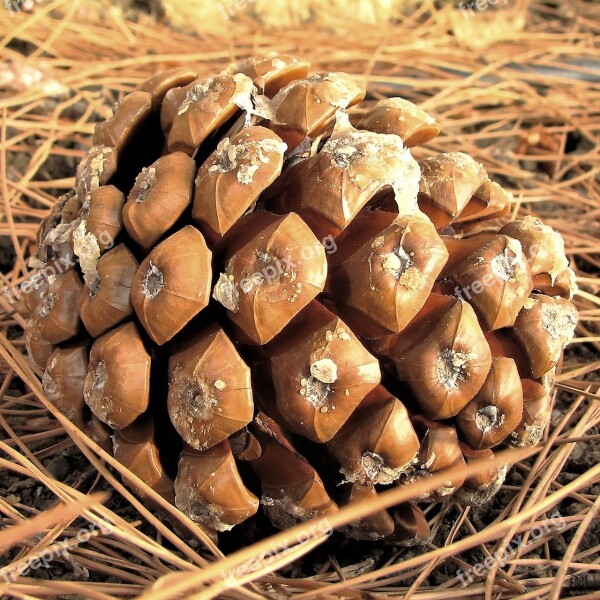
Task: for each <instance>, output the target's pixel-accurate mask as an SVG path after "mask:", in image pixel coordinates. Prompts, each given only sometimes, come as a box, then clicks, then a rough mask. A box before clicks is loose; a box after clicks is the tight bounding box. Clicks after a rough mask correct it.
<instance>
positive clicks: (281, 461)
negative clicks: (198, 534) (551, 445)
mask: <svg viewBox="0 0 600 600" xmlns="http://www.w3.org/2000/svg"><path fill="white" fill-rule="evenodd" d="M364 96H365V90H364V89H362V88H361V87H360V85H359V84H358V83H356V81H355V80H354V79H352V77H350V76H348V75H346V74H343V73H317V74H312V75H310V74H309V66H308V64H307V63H306V62H305V61H300V60H298V59H295V58H292V57H289V56H283V55H282V56H276V55H272V54H271V55H269V56H268V57H261V58H257V59H250V60H246V61H244V62H243V63H240V64H238V65H232V66H231V67H230V68H228V69H227V70H225V71H223V72H222V73H219V74H216V75H214V76H211V77H199V78H198V77H197V76H196V74H195V73H194V72H193V71H191V70H189V69H173V70H171V71H167V72H166V73H162V74H158V75H156V76H154V77H152V78H151V79H149V80H148V81H147V82H145V83H144V84H142V85H141V86H140V89H139V90H137V91H134V92H132V93H131V94H129V95H127V96H125V97H124V98H123V99H122V100H121V102H120V103H119V105H118V107H117V108H116V109H115V112H114V115H113V116H112V118H110V119H109V120H108V121H106V122H105V123H102V124H100V125H99V126H98V127H97V129H96V133H95V135H94V139H93V143H94V146H93V148H92V149H91V150H90V152H89V154H88V155H87V156H86V157H85V158H84V159H83V160H82V162H81V164H80V166H79V168H78V169H77V175H76V185H75V188H74V190H73V191H72V192H70V193H69V194H67V195H66V196H64V197H63V198H62V199H59V202H58V203H57V205H56V206H55V208H54V209H53V211H52V212H51V214H50V216H49V217H48V218H47V219H46V220H45V221H44V222H43V224H42V226H41V227H40V233H39V250H38V253H37V257H36V259H35V261H34V262H35V263H36V264H37V265H38V266H39V273H40V274H41V275H42V276H41V277H38V281H39V284H40V285H39V286H37V287H39V290H37V291H36V292H35V293H32V294H31V296H30V297H28V298H27V299H26V300H27V302H26V304H27V307H28V309H29V310H30V314H29V318H30V321H29V325H28V328H27V332H26V339H27V348H28V351H29V355H30V357H31V360H32V361H33V362H34V363H35V364H36V365H38V366H39V367H40V368H41V369H45V373H44V376H43V384H44V390H45V392H46V394H47V396H48V399H49V400H50V401H51V402H53V403H54V404H55V405H56V406H57V407H58V408H59V409H60V410H61V411H63V412H64V414H65V415H67V416H68V417H69V418H70V419H71V420H72V421H73V422H74V423H75V424H77V425H78V426H80V427H81V428H82V429H84V430H85V431H87V432H88V434H89V435H91V436H92V437H93V438H94V439H96V440H98V441H99V442H100V443H102V444H104V445H105V444H106V442H107V436H106V426H109V427H110V428H112V430H113V443H114V454H115V457H116V458H117V459H118V460H119V461H121V462H122V463H123V464H124V465H125V466H126V467H127V468H129V469H130V470H131V471H132V472H134V473H135V474H136V475H137V476H138V477H140V478H141V479H142V481H144V482H145V483H146V484H147V485H148V486H150V487H151V488H153V489H154V490H155V491H156V492H158V493H159V494H161V495H163V496H164V498H165V499H167V500H168V501H170V502H174V503H175V505H176V506H177V507H179V508H180V509H181V510H182V511H184V512H185V513H186V514H188V515H189V516H190V517H191V518H192V519H194V520H196V521H197V522H198V523H200V524H201V525H202V526H204V527H206V528H207V529H208V530H218V531H225V530H229V529H231V528H232V527H234V526H236V525H238V524H239V523H241V522H243V521H245V520H247V519H254V518H258V517H255V515H256V513H257V511H258V510H263V511H264V513H265V514H266V516H267V517H268V518H269V519H270V520H271V522H272V523H273V525H275V527H279V528H285V527H289V526H291V525H293V524H295V523H297V522H299V521H303V520H306V519H310V518H313V517H327V515H330V514H332V513H333V512H335V511H337V510H338V506H343V505H346V504H351V503H354V502H359V501H361V500H364V499H366V498H369V497H373V496H374V495H376V494H377V493H378V491H381V489H385V487H386V486H393V485H406V484H408V483H409V482H411V481H414V480H415V479H418V478H422V477H427V476H430V475H431V474H433V473H436V472H439V471H441V470H443V469H445V468H448V467H455V466H457V465H465V464H468V463H473V462H475V461H478V460H481V459H485V458H489V457H490V456H493V455H494V452H495V451H496V450H497V449H498V448H499V447H500V446H502V445H507V444H511V445H516V446H526V445H533V444H536V443H538V442H539V441H540V439H541V438H542V436H543V433H544V430H545V427H546V425H547V422H548V418H549V414H550V384H549V382H550V381H551V376H552V373H553V372H554V369H555V368H556V365H557V363H558V361H559V360H560V358H561V355H562V351H563V349H564V347H565V345H566V344H567V343H568V342H569V341H570V339H571V338H572V336H573V333H574V329H575V325H576V323H577V312H576V310H575V308H574V306H573V305H572V304H571V302H570V298H571V297H572V295H573V293H574V291H575V285H574V278H573V272H572V271H571V270H570V269H569V267H568V262H567V259H566V257H565V254H564V246H563V242H562V239H561V238H560V236H559V235H558V234H557V233H556V232H554V231H553V230H552V229H550V228H549V227H547V226H546V225H543V224H542V223H541V222H539V221H538V220H537V219H534V218H532V217H527V218H525V219H523V220H521V221H512V222H507V223H506V224H505V225H504V226H503V227H502V228H501V229H498V227H497V226H496V225H495V224H496V223H498V218H499V217H502V216H503V215H506V214H507V213H508V212H509V207H510V201H511V196H510V194H508V193H507V192H505V191H503V190H502V189H501V188H500V186H498V185H497V184H496V183H494V182H492V181H491V180H490V179H489V177H488V175H487V173H486V171H485V169H484V167H483V166H482V165H480V164H478V163H477V162H476V161H474V160H473V159H472V158H470V157H469V156H467V155H465V154H462V153H447V154H440V155H437V156H432V157H431V158H428V159H426V160H424V161H422V162H421V163H420V164H419V163H417V161H416V160H415V159H414V158H413V156H412V154H411V151H410V148H412V147H413V146H416V145H418V144H423V143H426V142H428V141H429V140H431V139H432V138H433V137H435V136H436V135H437V134H438V132H439V126H438V125H437V123H436V122H435V121H434V119H432V118H431V117H430V116H429V115H428V114H426V113H425V112H424V111H423V110H421V109H419V108H418V107H416V106H414V105H413V104H412V103H410V102H408V101H406V100H403V99H400V98H392V99H387V100H381V101H378V102H373V101H366V102H361V101H362V100H363V98H364ZM49 266H52V267H53V269H54V275H48V273H49V272H50V269H49V268H48V267H49ZM90 410H91V413H92V418H91V420H90ZM492 449H493V450H492ZM505 473H506V468H502V467H499V468H496V469H490V470H489V472H486V473H482V474H481V475H479V476H477V477H466V478H465V477H456V478H454V480H452V481H448V482H446V483H445V484H444V485H443V486H442V487H441V488H440V489H438V490H435V491H433V492H432V493H430V494H428V495H427V496H426V497H421V498H417V499H415V500H416V502H438V501H443V500H446V499H448V498H449V497H454V498H455V499H457V500H459V501H461V502H465V503H470V504H473V503H480V502H484V501H486V500H487V499H489V498H490V497H491V496H492V495H493V494H494V493H495V492H496V491H497V490H498V488H499V487H500V485H501V483H502V480H503V478H504V475H505ZM138 491H139V490H138ZM344 532H345V533H346V534H347V535H348V536H349V537H351V538H356V539H360V540H375V539H380V538H384V537H386V538H388V539H389V540H390V542H391V543H400V544H404V543H418V542H420V541H423V540H425V539H427V536H428V535H429V529H428V526H427V521H426V518H425V515H424V514H423V512H422V510H421V509H420V508H419V506H418V504H416V503H411V504H405V505H402V506H398V507H396V508H395V509H393V510H391V511H390V512H387V511H383V512H380V513H376V514H374V515H371V516H370V517H368V518H365V519H362V520H360V521H358V522H355V523H352V524H350V525H348V526H347V527H345V528H344Z"/></svg>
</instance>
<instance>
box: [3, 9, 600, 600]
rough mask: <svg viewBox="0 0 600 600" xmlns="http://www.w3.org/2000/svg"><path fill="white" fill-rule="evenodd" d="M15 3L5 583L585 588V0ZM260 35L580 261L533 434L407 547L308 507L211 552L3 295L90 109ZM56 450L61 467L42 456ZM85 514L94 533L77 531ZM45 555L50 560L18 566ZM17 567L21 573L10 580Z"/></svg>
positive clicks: (588, 529) (6, 99)
mask: <svg viewBox="0 0 600 600" xmlns="http://www.w3.org/2000/svg"><path fill="white" fill-rule="evenodd" d="M208 1H209V0H207V2H208ZM171 4H173V3H172V2H171ZM21 5H23V3H20V4H19V6H21ZM31 5H33V6H31ZM439 5H442V7H441V8H440V7H439ZM181 6H182V10H183V8H185V3H184V2H182V3H181ZM24 8H28V9H29V8H31V12H25V11H21V12H18V11H16V12H15V14H14V15H10V14H9V13H8V12H4V10H3V9H2V8H0V11H1V13H0V14H1V17H0V121H1V125H0V242H1V243H2V245H1V246H0V252H2V253H3V256H4V258H3V259H2V260H0V263H3V266H2V273H0V289H2V288H5V292H7V293H6V294H4V295H2V294H0V490H2V495H1V496H0V596H1V597H10V598H23V599H25V598H27V599H33V598H85V599H98V600H101V599H102V600H104V599H108V598H128V597H137V596H141V597H143V598H147V599H148V600H159V599H163V598H164V599H171V598H177V597H180V598H198V599H199V598H213V597H219V598H236V599H237V598H240V599H242V598H243V599H246V598H247V599H250V598H256V599H258V598H265V597H267V598H284V597H288V596H294V597H296V598H304V599H309V598H382V597H401V598H406V599H408V598H415V599H417V598H418V599H421V600H437V599H440V600H441V599H442V598H443V599H448V598H451V599H464V598H469V599H470V598H485V599H486V600H492V599H504V598H513V597H518V598H522V599H523V600H525V599H530V598H531V599H538V598H539V599H548V600H557V599H559V598H564V597H571V596H577V597H579V598H589V599H591V598H598V597H599V596H598V590H599V589H600V528H599V521H598V519H600V496H599V492H600V464H599V460H598V456H599V449H600V428H599V427H598V426H599V424H600V403H599V399H600V387H599V383H600V377H599V376H598V372H599V370H600V352H599V350H600V330H599V327H598V324H599V322H600V298H599V297H598V291H599V289H600V51H599V49H598V45H597V44H598V39H599V37H598V36H599V35H600V5H598V4H597V3H595V2H583V1H581V0H576V1H573V2H559V1H557V2H547V1H538V0H531V1H530V2H523V1H518V0H515V1H513V2H506V3H505V2H498V3H497V8H496V9H495V10H492V9H490V10H488V11H486V12H483V11H480V12H476V14H474V15H472V16H471V17H469V18H467V17H465V16H463V15H462V14H461V13H460V12H459V11H458V9H457V8H456V7H455V6H454V3H451V2H441V3H434V2H433V1H426V2H421V3H418V7H417V8H415V9H414V10H413V11H411V12H408V13H407V14H406V15H405V16H404V17H403V18H402V19H398V20H392V21H391V22H390V21H388V20H387V19H386V20H385V22H380V23H372V24H368V25H365V24H363V25H361V26H360V27H357V26H356V23H352V22H351V19H352V15H347V14H344V13H343V12H338V14H337V16H336V20H337V21H339V22H337V24H336V26H335V28H334V27H333V26H332V22H333V20H332V18H331V16H330V18H329V20H328V21H327V23H326V24H323V23H321V22H320V21H319V19H318V18H315V19H313V20H312V21H311V22H307V23H304V24H302V25H301V26H297V27H295V28H293V29H287V30H279V29H277V28H267V27H263V25H262V24H261V23H260V22H258V21H256V20H255V21H252V17H251V16H247V15H238V17H236V21H239V23H237V24H235V23H233V22H232V23H231V24H230V25H231V26H230V27H229V31H228V32H227V33H218V35H217V34H215V33H212V34H211V33H203V34H201V35H200V34H198V33H196V34H195V35H194V34H192V33H190V32H185V31H182V30H180V29H178V30H175V29H173V28H170V26H169V23H168V22H167V19H166V15H165V13H163V12H162V11H161V10H158V11H157V10H154V12H153V11H150V12H132V10H131V9H130V8H129V7H125V6H118V7H117V6H115V5H113V6H111V5H110V4H109V3H108V2H107V3H106V4H96V3H95V2H89V1H83V0H56V1H52V2H42V1H40V2H29V4H28V5H27V6H24ZM17 12H18V14H17ZM167 16H168V13H167ZM196 17H197V21H196V22H200V21H199V20H201V15H196ZM271 17H273V15H271ZM186 20H187V22H189V23H192V24H193V23H194V22H195V21H194V20H193V16H191V15H190V17H189V18H187V19H184V22H185V21H186ZM202 23H203V28H204V29H205V30H207V31H209V32H210V31H211V27H210V23H206V22H204V21H203V22H202ZM220 25H221V29H222V23H221V24H220ZM217 29H218V28H216V27H215V28H214V31H217ZM271 50H278V51H280V52H286V53H292V54H297V55H301V56H306V57H309V58H310V59H311V60H312V62H313V68H314V69H319V70H340V71H347V72H350V73H352V74H354V75H355V76H357V77H358V78H360V79H362V80H363V81H364V82H365V83H366V84H367V85H368V88H369V91H370V93H371V95H372V96H373V97H383V96H385V95H401V96H404V97H406V98H408V99H410V100H413V101H415V102H418V103H420V104H421V105H422V106H423V107H424V108H425V109H426V110H428V111H429V112H430V113H431V114H433V115H434V116H435V117H436V118H437V119H438V121H439V122H440V124H441V125H442V134H441V135H440V136H439V137H438V138H437V139H436V140H434V141H433V142H432V143H430V144H429V145H428V146H427V147H425V148H422V149H419V151H418V154H417V158H418V159H420V158H423V157H425V156H426V155H428V154H432V153H437V152H441V151H464V152H468V153H470V154H472V155H473V156H474V157H475V158H476V159H478V160H479V161H480V162H482V163H483V164H484V165H485V166H486V168H487V169H488V171H489V172H490V175H491V176H492V178H493V179H495V180H496V181H498V182H499V183H501V184H503V185H504V186H506V187H507V188H509V189H510V190H511V191H512V192H513V193H514V195H515V199H516V203H515V206H514V215H526V214H536V215H539V216H540V217H541V218H542V219H543V220H544V221H545V222H547V223H548V224H550V225H552V226H553V227H555V228H556V229H558V230H560V231H561V232H562V234H563V236H564V237H565V240H566V248H567V253H568V256H569V258H570V260H571V266H572V267H573V268H574V270H575V272H576V274H577V279H578V284H579V286H580V291H579V292H578V294H577V295H576V297H575V299H574V302H575V303H576V305H577V308H578V310H579V311H580V315H581V321H580V324H579V325H578V327H577V332H576V339H575V340H574V341H573V342H572V344H571V345H570V346H569V348H568V349H567V352H566V354H565V358H564V361H563V362H562V365H561V367H560V370H559V374H558V376H557V384H556V394H555V398H554V402H555V405H554V406H555V408H554V411H553V415H552V422H551V424H550V426H549V427H548V430H547V432H546V435H545V438H544V442H543V443H542V444H541V445H540V446H539V447H536V448H534V449H531V450H527V451H519V452H514V451H513V452H509V454H508V455H507V454H504V455H503V456H502V457H501V460H508V461H510V462H511V463H513V464H514V466H513V468H512V471H511V473H512V474H513V475H512V476H511V477H509V478H508V479H507V484H506V485H505V486H504V488H503V490H502V491H501V492H500V495H499V498H500V499H501V502H500V503H499V502H498V500H496V501H495V503H494V504H493V506H494V507H495V508H494V510H493V511H492V510H491V509H490V512H488V513H486V512H485V510H484V511H483V512H482V510H481V509H478V510H477V511H475V509H469V508H463V507H461V506H459V505H457V504H456V503H454V502H452V501H450V502H449V503H447V504H446V505H444V506H443V507H442V508H441V510H435V511H433V510H432V511H430V512H429V513H428V516H430V519H431V520H430V524H431V526H432V531H433V532H434V536H433V537H432V539H431V541H430V542H429V543H427V544H425V545H423V546H421V547H418V548H413V549H404V548H397V549H395V550H393V549H392V551H390V550H389V549H387V550H385V551H381V550H380V549H378V548H377V547H376V546H375V545H369V544H367V543H364V542H362V543H360V544H359V548H358V549H357V548H356V546H354V548H353V549H352V550H349V549H348V548H349V547H348V544H347V543H345V542H343V541H341V538H339V539H338V538H337V537H336V536H335V535H334V536H332V537H329V535H328V532H326V531H321V530H315V529H314V527H313V528H312V530H311V524H310V523H306V524H304V525H300V526H298V527H296V528H294V529H291V530H288V531H284V532H281V533H279V534H277V535H276V536H274V537H272V538H269V539H268V540H264V541H259V542H257V543H255V544H254V545H251V546H248V547H246V548H243V549H241V550H237V551H234V552H231V553H229V554H228V555H226V556H225V555H224V554H223V553H222V551H220V550H219V549H217V548H216V547H215V546H214V544H212V543H211V542H210V540H208V539H207V538H206V536H205V535H204V534H203V532H202V531H201V530H200V529H199V528H197V527H196V526H194V524H193V523H192V522H191V521H189V520H188V519H187V518H185V517H184V516H182V515H181V514H179V513H178V512H177V511H176V510H175V509H174V508H172V507H171V506H169V505H168V504H167V503H165V502H164V501H162V500H161V499H160V497H158V496H157V495H156V494H154V493H153V492H152V491H151V490H147V494H148V495H149V496H150V497H153V498H154V499H155V500H156V501H157V502H159V503H161V504H162V506H163V508H164V512H163V513H158V512H152V511H149V510H148V509H147V508H146V506H145V505H144V503H143V502H140V501H139V500H138V499H137V497H136V496H135V495H133V494H132V493H131V492H130V491H129V489H128V487H126V485H124V483H128V482H129V483H131V482H132V480H133V479H134V477H133V476H132V475H131V474H129V473H128V472H127V471H125V470H124V469H123V468H122V467H120V465H119V464H118V463H117V462H116V461H115V460H114V459H112V458H111V457H110V456H109V455H107V454H106V453H105V452H103V451H102V450H101V449H99V448H98V447H97V446H96V445H95V444H94V443H93V442H92V441H91V440H89V439H88V438H87V437H85V436H84V435H83V434H81V433H80V432H79V430H78V429H76V428H75V427H74V426H73V425H72V424H71V423H70V422H69V421H68V420H67V419H65V418H64V417H63V416H62V415H60V414H59V413H57V411H56V410H55V409H54V408H53V407H52V406H51V405H50V404H49V403H48V401H47V400H46V399H45V397H44V395H43V392H42V389H41V386H40V379H39V378H40V375H41V373H40V372H38V371H36V370H35V369H33V368H32V367H31V364H30V363H29V362H28V360H27V359H26V358H25V357H24V355H23V351H24V342H23V338H22V327H23V326H24V324H25V322H24V319H23V317H22V316H20V314H19V312H18V311H17V310H15V309H16V308H18V303H12V302H11V299H12V300H14V298H13V297H11V296H10V290H12V289H14V287H15V286H17V285H19V284H20V283H21V282H23V281H24V280H25V279H26V278H27V277H28V274H29V269H28V266H27V262H28V257H29V256H30V255H31V254H32V252H33V251H34V247H35V232H36V228H37V225H38V223H39V221H40V219H41V218H43V217H44V215H45V214H46V213H47V211H48V209H49V208H50V207H51V206H52V204H53V203H54V202H55V199H56V197H57V196H58V195H59V194H61V193H64V192H65V191H66V190H68V189H69V188H70V187H71V186H72V185H73V182H74V177H73V175H74V172H75V166H76V164H77V162H78V161H79V160H80V158H81V157H82V156H83V154H84V152H85V151H86V149H87V148H89V146H90V143H91V135H92V132H93V130H94V126H95V123H96V122H97V121H99V120H101V119H104V118H106V117H107V116H109V115H110V113H111V110H112V107H113V105H114V103H115V102H116V101H117V100H118V99H119V98H120V97H121V96H122V95H123V94H125V93H127V92H128V91H130V90H132V89H133V88H134V87H135V86H136V85H137V84H139V83H140V82H141V81H143V80H144V79H145V78H146V77H148V76H149V75H150V74H152V73H154V72H155V71H158V70H160V69H164V68H168V67H171V66H176V65H182V64H194V65H196V66H197V69H198V71H199V72H200V73H209V72H214V71H215V70H218V69H220V68H222V67H224V66H225V65H226V64H228V63H229V62H231V61H233V60H237V59H240V58H243V57H245V56H249V55H251V54H255V53H261V52H267V51H271ZM64 456H67V457H69V461H68V462H67V464H68V465H71V468H72V466H73V465H74V464H76V465H78V467H77V468H78V473H77V474H76V475H73V473H71V474H69V473H68V472H62V473H58V472H57V467H56V465H57V462H56V461H57V460H58V459H60V457H64ZM63 471H64V469H63ZM67 471H68V469H67ZM440 478H442V479H443V478H444V474H442V475H441V476H437V477H432V478H430V479H427V480H424V481H422V482H420V483H419V484H418V485H415V486H413V487H402V488H392V489H390V490H389V491H386V492H385V493H382V494H381V495H380V496H379V497H378V499H377V501H376V502H371V503H369V504H366V505H365V504H360V505H356V506H353V507H351V508H344V509H342V510H341V511H340V512H339V513H338V514H336V515H335V516H334V517H332V518H331V519H330V525H331V526H332V527H333V528H335V527H339V526H341V525H343V524H344V523H348V522H350V521H352V520H355V519H357V518H358V517H359V516H361V515H365V514H367V513H369V512H373V511H375V510H379V509H381V508H383V507H387V506H393V505H394V504H397V503H399V502H401V501H406V500H407V499H409V498H411V497H413V496H416V495H418V494H419V493H422V492H423V490H424V489H425V488H428V489H429V488H432V487H435V486H436V485H438V484H439V483H440ZM135 483H136V484H137V485H138V486H143V484H141V482H139V481H137V480H136V481H135ZM27 491H29V492H30V493H25V492H27ZM557 514H558V515H560V518H561V519H562V520H561V521H560V523H561V526H560V527H556V515H557ZM552 515H554V517H553V516H552ZM553 519H554V520H553ZM101 520H102V522H103V523H105V524H106V526H105V528H104V529H101V528H99V527H98V526H97V525H92V526H90V524H92V523H96V524H97V523H99V522H100V521H101ZM84 528H85V529H86V531H88V532H91V533H90V534H89V535H87V536H84V537H85V538H88V539H85V540H84V541H83V542H82V541H81V537H82V536H81V535H80V536H79V539H78V537H77V534H78V533H80V532H81V531H82V529H84ZM507 549H508V550H510V552H508V553H505V550H507ZM43 556H46V557H48V556H51V557H52V559H51V567H50V568H45V567H44V568H34V567H35V565H36V564H37V563H36V562H35V559H36V558H39V557H43ZM493 556H497V557H502V558H504V560H502V561H499V560H496V561H493V560H491V559H490V560H489V561H488V565H489V564H490V563H493V564H491V566H490V567H489V568H488V567H487V566H486V568H484V569H482V570H480V571H479V573H478V574H477V575H475V576H473V577H472V581H470V582H469V583H468V585H466V586H463V585H462V583H461V581H460V579H459V578H458V577H457V575H456V572H457V571H458V570H459V569H462V570H469V568H471V567H472V566H476V565H477V564H478V563H483V562H484V561H485V559H486V558H487V557H493ZM302 557H304V558H302ZM311 557H312V558H311ZM349 557H355V560H354V562H353V561H352V560H350V558H349ZM309 559H311V560H309ZM21 564H27V565H30V567H31V568H29V570H28V571H27V572H24V573H23V574H22V575H21V576H19V577H17V576H15V577H14V581H13V577H12V576H11V575H10V574H11V573H13V574H14V573H15V571H14V569H15V568H17V567H18V566H19V565H21ZM3 574H4V575H3Z"/></svg>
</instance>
